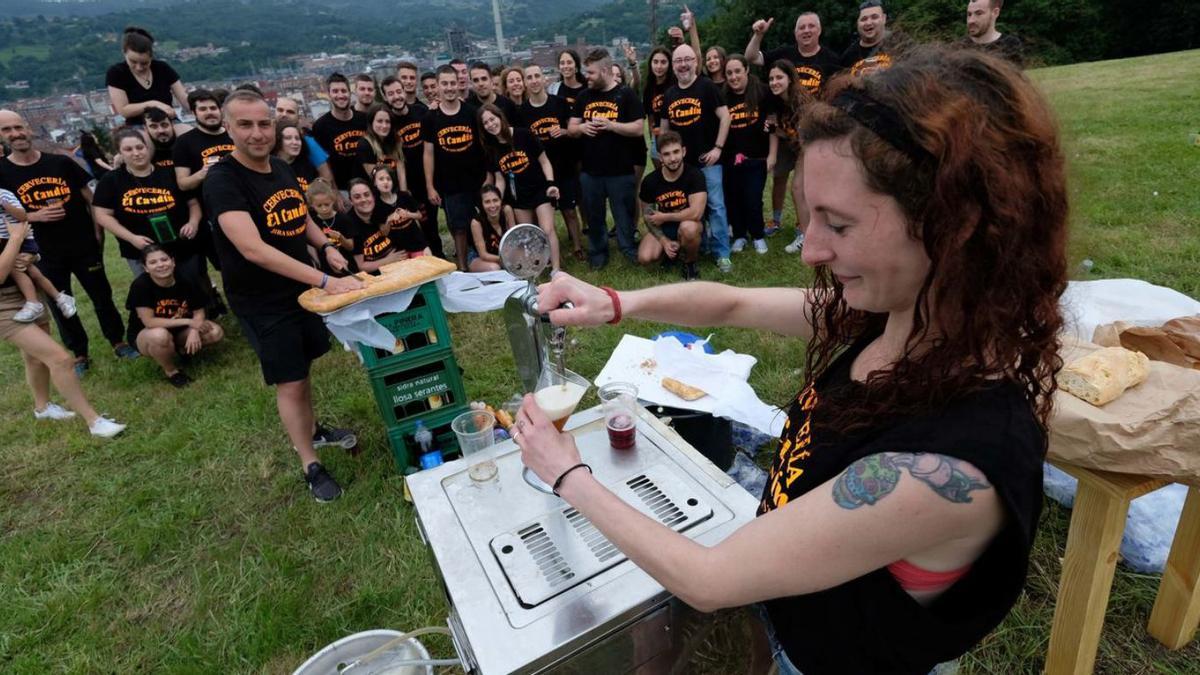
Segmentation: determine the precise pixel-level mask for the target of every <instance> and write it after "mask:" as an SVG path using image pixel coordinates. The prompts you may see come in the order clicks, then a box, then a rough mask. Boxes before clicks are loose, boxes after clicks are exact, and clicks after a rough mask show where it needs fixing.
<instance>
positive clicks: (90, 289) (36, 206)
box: [0, 110, 138, 375]
mask: <svg viewBox="0 0 1200 675" xmlns="http://www.w3.org/2000/svg"><path fill="white" fill-rule="evenodd" d="M0 139H3V141H4V143H5V144H6V145H7V146H8V147H9V149H10V153H9V155H8V156H7V157H4V158H2V159H0V187H2V188H5V189H7V190H9V191H10V192H12V193H13V194H14V195H16V197H17V199H18V200H20V202H21V206H22V207H23V208H24V209H25V212H26V213H27V214H29V223H30V224H31V225H33V233H34V235H35V236H36V237H37V242H38V246H39V247H40V249H41V256H42V257H41V260H40V261H39V262H38V263H37V265H38V269H40V270H41V271H42V274H45V275H46V278H47V279H49V280H50V282H51V283H53V284H54V285H55V287H57V288H58V290H60V291H62V292H64V293H67V294H68V295H73V293H72V292H71V276H72V275H74V276H75V278H76V279H78V280H79V283H80V285H82V286H83V290H84V291H86V292H87V294H88V297H89V298H91V299H92V304H93V305H94V306H95V307H96V318H97V319H99V321H100V330H101V331H103V333H104V337H106V338H108V341H109V342H110V343H112V346H113V350H114V351H115V352H116V354H117V356H118V357H121V358H128V359H136V358H137V357H138V353H137V350H136V349H134V348H133V347H130V346H129V344H127V343H126V342H125V322H124V321H123V320H122V319H121V314H120V313H119V312H118V311H117V306H116V305H115V304H114V303H113V295H112V286H111V285H109V283H108V276H107V275H106V274H105V272H104V251H103V247H102V246H101V242H102V241H103V239H102V237H101V234H100V230H99V228H97V227H96V224H95V223H94V222H93V221H92V215H91V211H90V207H91V201H92V191H91V190H90V189H88V186H87V184H88V181H90V180H91V176H89V175H88V174H87V172H85V171H84V170H83V169H82V168H81V167H80V166H79V165H78V164H76V163H75V162H74V160H72V159H71V158H70V157H67V156H65V155H57V154H47V153H43V152H41V151H39V150H35V149H34V147H33V132H32V131H30V129H29V125H28V123H26V122H25V119H24V118H23V117H21V116H20V115H18V114H17V113H15V112H13V111H11V110H0ZM49 305H50V312H51V314H52V315H53V316H54V322H55V323H56V324H57V325H58V332H59V333H60V334H61V335H62V338H63V343H64V344H65V345H66V347H67V349H70V350H71V351H72V352H74V354H75V359H76V366H75V372H76V373H79V374H80V375H82V374H83V373H84V372H85V371H86V370H87V367H88V363H89V362H88V335H87V331H85V330H84V328H83V323H82V322H81V321H80V320H79V315H78V314H76V315H75V316H73V317H71V318H69V319H68V318H64V317H63V316H62V312H61V311H59V309H58V305H57V303H53V302H51V303H49Z"/></svg>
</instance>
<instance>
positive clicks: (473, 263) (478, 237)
mask: <svg viewBox="0 0 1200 675" xmlns="http://www.w3.org/2000/svg"><path fill="white" fill-rule="evenodd" d="M479 203H480V209H479V211H478V212H476V214H475V217H474V218H472V219H471V243H472V245H473V246H474V248H473V249H472V250H471V252H470V253H468V254H467V269H468V270H469V271H471V272H494V271H496V270H498V269H500V238H501V237H503V236H504V233H505V232H508V229H509V228H510V227H512V226H513V225H515V224H516V222H517V221H516V218H515V216H513V210H512V207H511V206H509V205H508V204H505V203H504V199H503V198H502V197H501V196H500V190H498V189H496V186H494V185H484V186H483V187H482V188H480V190H479Z"/></svg>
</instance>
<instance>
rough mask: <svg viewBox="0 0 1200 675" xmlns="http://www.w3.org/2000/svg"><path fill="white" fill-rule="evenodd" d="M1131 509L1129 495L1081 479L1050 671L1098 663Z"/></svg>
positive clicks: (1088, 668)
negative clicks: (1110, 598)
mask: <svg viewBox="0 0 1200 675" xmlns="http://www.w3.org/2000/svg"><path fill="white" fill-rule="evenodd" d="M1128 512H1129V499H1128V498H1125V497H1124V496H1123V495H1120V494H1117V493H1116V492H1115V491H1111V490H1104V489H1102V488H1101V487H1100V486H1098V485H1095V484H1094V483H1092V482H1091V481H1087V480H1080V481H1079V488H1078V490H1077V492H1076V493H1075V506H1074V509H1073V511H1072V513H1071V529H1070V530H1069V532H1068V534H1067V551H1066V555H1065V557H1064V558H1063V570H1062V577H1061V578H1060V579H1059V585H1058V601H1057V603H1056V604H1055V606H1054V625H1053V628H1052V629H1051V631H1050V650H1049V652H1048V653H1047V654H1046V672H1047V673H1049V674H1050V675H1086V674H1087V673H1091V672H1092V668H1093V667H1094V666H1095V663H1096V649H1097V647H1098V646H1099V644H1100V630H1101V629H1102V628H1103V627H1104V613H1105V610H1106V609H1107V608H1108V594H1109V591H1110V590H1111V589H1112V580H1113V572H1114V571H1115V570H1116V566H1117V557H1118V552H1119V549H1120V546H1121V535H1122V533H1123V532H1124V531H1125V516H1126V514H1127V513H1128Z"/></svg>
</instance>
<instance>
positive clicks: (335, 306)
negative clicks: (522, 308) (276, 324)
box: [300, 255, 457, 314]
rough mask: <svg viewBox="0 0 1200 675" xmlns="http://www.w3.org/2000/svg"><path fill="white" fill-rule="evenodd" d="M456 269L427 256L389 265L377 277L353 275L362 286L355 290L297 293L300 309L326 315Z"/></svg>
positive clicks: (312, 289)
mask: <svg viewBox="0 0 1200 675" xmlns="http://www.w3.org/2000/svg"><path fill="white" fill-rule="evenodd" d="M455 269H457V268H456V267H455V265H454V263H452V262H448V261H446V260H442V259H441V258H437V257H434V256H429V255H424V256H421V257H419V258H409V259H408V260H401V261H400V262H394V263H388V264H387V265H383V266H382V267H380V268H379V271H380V276H373V275H370V274H367V273H365V272H359V273H358V274H356V275H354V276H355V277H356V278H358V279H361V280H362V282H363V283H364V284H365V286H364V287H363V288H360V289H358V290H356V291H350V292H349V293H339V294H337V295H331V294H329V293H327V292H325V290H324V289H321V288H310V289H308V290H307V291H304V292H303V293H301V294H300V306H301V307H303V308H304V309H307V310H308V311H310V312H316V313H317V314H329V313H331V312H336V311H337V310H339V309H341V308H343V307H346V306H348V305H353V304H354V303H356V302H359V301H361V300H366V299H367V298H373V297H375V296H378V295H387V294H388V293H395V292H396V291H402V290H405V289H407V288H412V287H413V286H420V285H421V284H423V283H425V282H427V281H430V280H432V279H436V278H438V277H440V276H442V275H445V274H448V273H450V272H453V271H454V270H455Z"/></svg>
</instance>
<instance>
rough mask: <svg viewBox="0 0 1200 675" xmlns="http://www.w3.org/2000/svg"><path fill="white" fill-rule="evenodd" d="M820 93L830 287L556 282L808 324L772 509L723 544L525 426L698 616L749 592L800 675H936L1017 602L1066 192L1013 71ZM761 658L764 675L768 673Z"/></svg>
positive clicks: (631, 298) (806, 126) (992, 69)
mask: <svg viewBox="0 0 1200 675" xmlns="http://www.w3.org/2000/svg"><path fill="white" fill-rule="evenodd" d="M827 101H828V102H817V103H812V104H810V105H808V106H806V107H805V110H804V112H803V114H802V117H801V120H800V125H799V126H800V131H801V138H802V139H803V153H802V157H803V160H802V161H803V162H804V191H805V195H806V197H807V199H808V205H809V207H810V208H811V210H812V219H811V220H810V221H809V225H808V231H807V235H806V238H805V244H804V250H803V252H802V259H803V261H804V263H805V264H807V265H808V266H810V267H812V268H814V270H813V279H814V280H813V283H812V287H811V288H735V287H732V286H726V285H721V284H705V283H692V284H687V285H680V284H673V285H669V286H656V287H653V288H646V289H643V290H639V291H631V292H616V291H613V290H611V289H601V288H596V287H594V286H590V285H588V284H585V283H583V282H582V281H579V280H577V279H574V278H572V277H571V276H570V275H567V274H560V275H558V276H557V277H555V279H554V280H553V281H551V282H550V283H549V284H546V285H543V286H542V287H541V290H540V292H539V294H538V299H537V304H538V306H539V307H561V306H562V304H563V303H564V302H566V301H570V302H572V303H573V305H574V306H573V308H570V309H557V310H554V311H552V312H550V317H549V318H550V320H551V321H552V322H553V323H555V324H558V325H600V324H603V323H606V322H607V323H616V322H618V321H620V319H621V317H623V316H624V317H637V318H640V319H645V320H650V321H657V322H664V323H671V324H679V325H685V326H720V325H728V326H740V327H746V328H753V329H758V330H763V331H770V332H773V333H778V334H782V335H787V336H793V337H799V338H801V339H802V340H804V341H805V342H806V344H807V347H806V349H807V371H808V372H807V375H806V376H805V380H803V381H801V382H798V383H797V390H798V392H799V393H798V394H797V395H796V397H795V398H794V399H793V400H792V402H791V404H790V405H789V406H788V411H787V418H786V421H785V423H784V425H783V432H782V434H781V436H780V444H779V448H778V450H777V451H776V453H774V454H775V456H774V458H773V461H772V464H771V467H770V470H769V472H768V474H767V481H766V484H765V486H764V488H763V491H762V495H761V501H760V503H759V507H758V517H757V518H755V519H754V520H753V521H751V522H749V523H747V524H746V525H744V526H742V527H741V528H740V529H739V530H737V531H736V532H733V533H732V534H730V535H729V536H728V537H726V538H725V539H724V540H723V541H721V542H719V543H717V544H714V545H712V546H706V545H704V544H701V543H698V542H696V541H694V540H692V539H689V538H688V537H687V536H685V535H682V534H679V533H676V532H673V531H672V530H671V529H669V528H667V527H664V526H663V525H662V524H661V523H659V522H658V521H656V520H654V519H652V518H648V517H646V516H645V515H643V514H642V513H640V512H639V511H638V510H637V509H635V508H633V507H631V506H630V505H628V504H626V503H625V502H624V501H622V500H621V498H620V497H618V496H616V495H614V494H613V493H611V492H609V490H608V489H607V488H606V487H605V486H604V485H603V484H602V483H600V482H599V481H597V480H595V479H594V478H593V477H592V476H590V475H589V471H585V470H583V469H585V468H586V467H587V465H586V464H583V463H582V462H581V460H580V456H579V452H578V450H577V448H576V446H575V440H574V437H573V436H572V435H571V434H569V433H567V434H563V433H561V432H559V431H558V430H557V429H555V427H554V425H553V424H552V422H551V421H550V419H549V418H548V417H547V415H546V413H545V412H544V411H542V410H541V409H540V408H539V407H538V405H537V402H536V401H535V400H534V398H533V397H532V396H526V397H525V399H524V402H523V405H522V407H521V410H520V411H519V412H518V414H517V419H516V425H515V433H513V438H514V439H515V440H516V442H517V444H518V445H520V446H521V449H522V457H521V459H522V460H523V462H524V464H525V466H528V467H529V468H530V469H531V470H533V471H534V472H535V473H536V474H537V475H538V477H539V478H541V479H542V480H544V481H546V483H547V484H549V485H553V486H554V487H555V491H556V493H557V494H558V495H560V496H561V497H562V499H563V500H565V501H566V503H567V504H568V505H569V506H571V507H573V508H574V509H576V510H577V511H578V512H579V513H580V515H581V516H583V517H585V518H587V519H588V520H589V521H590V522H591V523H592V524H593V525H595V526H596V528H597V529H598V530H600V532H601V533H603V535H604V536H605V537H607V538H608V539H609V541H611V542H612V543H613V544H615V545H616V546H617V547H618V548H619V549H621V551H622V552H623V553H625V555H627V556H628V557H629V560H630V561H632V562H633V563H635V564H636V565H637V566H638V567H639V568H641V569H643V570H645V571H646V573H647V574H649V575H650V576H651V577H653V578H654V579H655V580H657V581H658V582H659V583H660V584H662V585H663V587H664V588H665V589H666V590H667V591H668V592H670V593H672V594H674V595H675V596H677V597H679V598H680V599H681V600H682V601H683V602H686V603H687V604H689V605H691V606H692V607H695V608H696V609H698V610H700V611H704V612H710V611H714V610H716V609H719V608H722V607H738V606H750V607H751V608H753V610H754V613H755V614H757V615H758V616H759V617H760V618H761V619H762V628H763V630H762V631H759V632H757V635H758V636H759V637H760V640H759V642H758V644H759V645H760V646H761V648H760V649H758V650H756V654H757V655H759V656H761V661H758V662H756V663H753V664H752V668H751V672H755V673H760V672H763V670H765V669H766V666H767V665H768V664H767V663H766V661H767V658H769V656H774V657H775V661H776V666H778V670H779V672H780V673H781V674H782V675H796V674H797V673H800V672H803V673H805V674H806V675H829V674H840V673H855V674H856V675H871V674H873V673H881V674H882V673H887V674H889V675H925V674H926V673H929V672H931V670H932V669H934V668H937V669H938V672H940V671H942V670H943V668H944V667H943V666H941V664H945V663H947V662H950V661H953V660H954V659H957V658H958V657H959V656H961V655H962V654H964V653H966V652H967V651H968V650H970V649H971V648H972V647H974V646H975V645H976V644H978V643H979V642H980V640H982V639H984V638H985V637H986V636H987V635H988V634H989V633H990V632H992V630H993V629H995V628H996V627H997V626H998V625H999V624H1000V623H1001V621H1003V620H1004V618H1005V616H1006V615H1007V614H1008V613H1009V611H1010V610H1011V609H1012V607H1013V605H1014V604H1015V603H1016V601H1017V599H1018V597H1019V596H1020V595H1021V591H1022V589H1023V588H1024V587H1025V581H1026V577H1027V573H1028V567H1029V559H1030V552H1031V550H1032V548H1033V543H1034V538H1035V536H1036V534H1037V527H1038V520H1039V515H1040V513H1041V509H1042V462H1043V460H1044V459H1045V456H1046V448H1047V440H1048V439H1047V429H1048V423H1049V420H1050V416H1051V413H1052V412H1053V407H1054V398H1053V394H1054V391H1055V389H1056V385H1055V380H1054V377H1055V374H1056V373H1057V372H1058V370H1059V369H1060V368H1061V367H1062V358H1061V357H1060V355H1059V335H1060V331H1061V330H1062V327H1063V323H1064V321H1063V316H1062V312H1061V309H1060V304H1059V301H1060V298H1061V296H1062V294H1063V292H1064V291H1065V290H1066V287H1067V260H1066V246H1067V215H1068V198H1067V194H1068V192H1067V183H1066V171H1065V166H1064V161H1063V152H1062V148H1061V146H1060V144H1059V139H1058V132H1057V126H1058V125H1057V124H1056V123H1055V120H1054V116H1053V114H1052V112H1051V110H1050V106H1049V104H1048V103H1047V102H1046V100H1045V98H1044V97H1043V96H1042V94H1041V93H1040V92H1039V91H1038V89H1037V87H1036V86H1034V84H1033V83H1032V82H1031V81H1030V80H1029V79H1027V78H1026V77H1025V76H1024V75H1023V74H1022V73H1021V72H1020V71H1019V70H1018V69H1017V68H1015V67H1013V66H1012V65H1011V64H1009V63H1007V62H1005V61H1003V60H1001V59H998V58H995V57H992V56H987V55H982V54H978V53H976V52H974V51H973V50H949V49H946V48H920V49H917V50H914V51H913V52H912V53H910V54H908V55H906V57H905V58H904V59H900V60H898V61H897V62H896V63H895V65H893V66H892V67H891V68H890V69H887V70H884V69H875V70H873V71H871V72H870V74H868V75H865V76H859V77H846V78H839V79H835V80H834V81H833V82H832V83H831V86H830V91H829V98H828V99H827ZM753 666H758V668H754V667H753Z"/></svg>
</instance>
